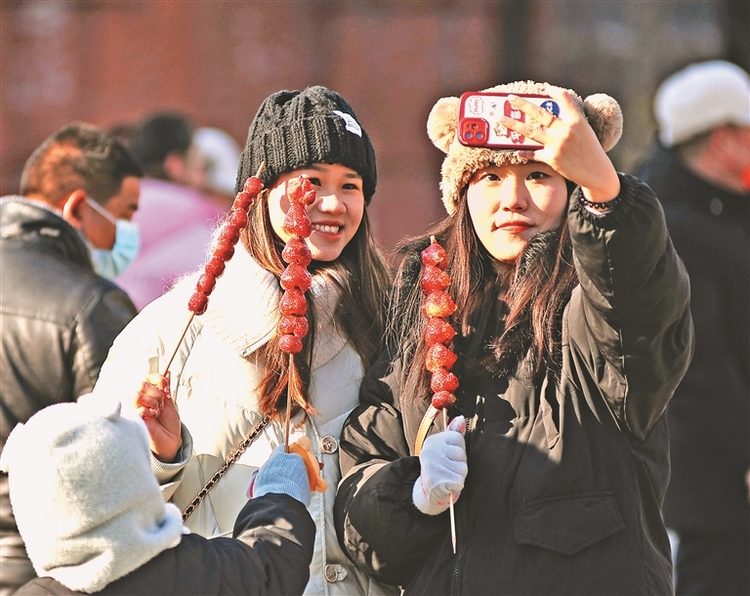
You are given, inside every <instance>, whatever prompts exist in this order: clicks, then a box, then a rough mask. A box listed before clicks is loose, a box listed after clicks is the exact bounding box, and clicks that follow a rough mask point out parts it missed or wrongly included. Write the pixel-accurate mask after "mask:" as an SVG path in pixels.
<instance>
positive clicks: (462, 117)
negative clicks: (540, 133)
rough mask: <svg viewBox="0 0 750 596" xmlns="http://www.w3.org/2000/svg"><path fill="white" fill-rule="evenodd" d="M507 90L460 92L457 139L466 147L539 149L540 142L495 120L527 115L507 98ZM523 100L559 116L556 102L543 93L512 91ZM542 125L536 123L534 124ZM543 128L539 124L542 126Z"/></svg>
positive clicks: (558, 105)
mask: <svg viewBox="0 0 750 596" xmlns="http://www.w3.org/2000/svg"><path fill="white" fill-rule="evenodd" d="M508 95H509V94H508V93H492V92H490V91H467V92H466V93H464V94H462V95H461V105H460V107H459V112H458V141H459V143H461V144H462V145H466V146H468V147H489V148H491V149H532V150H533V149H540V148H541V147H542V144H541V143H538V142H537V141H534V140H532V139H528V138H526V137H525V136H523V135H522V134H520V133H518V132H516V131H515V130H510V129H509V128H506V127H505V126H503V125H502V124H500V122H499V117H500V116H501V115H505V116H509V117H510V118H513V119H514V120H519V121H521V122H527V121H528V122H531V120H527V119H528V118H529V116H528V115H527V114H526V113H525V112H522V111H521V110H519V109H518V108H515V107H513V106H512V105H511V103H510V102H509V101H508ZM514 95H517V96H518V97H523V98H524V99H526V100H527V101H530V102H531V103H534V104H536V105H538V106H541V107H543V108H544V109H545V110H547V111H548V112H550V113H551V114H552V115H553V116H559V115H560V104H558V103H557V102H556V101H555V100H554V99H552V98H551V97H549V96H547V95H536V94H526V93H514ZM537 125H538V126H540V127H542V126H541V124H540V123H538V124H537ZM542 128H543V127H542Z"/></svg>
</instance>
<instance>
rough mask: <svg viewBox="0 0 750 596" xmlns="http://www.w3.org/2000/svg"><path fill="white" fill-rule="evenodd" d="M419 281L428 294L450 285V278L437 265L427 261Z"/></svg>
mask: <svg viewBox="0 0 750 596" xmlns="http://www.w3.org/2000/svg"><path fill="white" fill-rule="evenodd" d="M420 283H421V285H422V290H423V291H424V292H425V294H429V293H430V292H439V291H442V290H445V289H446V288H447V287H448V286H449V285H451V278H450V275H448V274H447V273H446V272H445V271H443V270H442V269H440V268H439V267H436V266H435V265H431V264H429V263H427V264H426V265H425V266H424V268H423V269H422V277H421V279H420Z"/></svg>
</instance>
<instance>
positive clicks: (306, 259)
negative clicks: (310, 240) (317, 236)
mask: <svg viewBox="0 0 750 596" xmlns="http://www.w3.org/2000/svg"><path fill="white" fill-rule="evenodd" d="M281 258H282V259H284V262H285V263H296V264H297V265H301V266H302V267H307V266H308V265H309V264H310V263H311V262H312V252H310V247H309V246H307V242H305V241H304V240H303V239H302V238H297V237H296V236H294V237H292V238H290V239H289V240H288V241H287V243H286V245H285V246H284V250H283V251H281Z"/></svg>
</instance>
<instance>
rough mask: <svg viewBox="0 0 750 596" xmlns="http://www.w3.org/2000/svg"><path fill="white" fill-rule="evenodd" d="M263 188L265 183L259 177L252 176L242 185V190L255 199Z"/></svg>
mask: <svg viewBox="0 0 750 596" xmlns="http://www.w3.org/2000/svg"><path fill="white" fill-rule="evenodd" d="M261 188H263V181H262V180H261V179H260V178H258V177H257V176H250V177H249V178H248V179H247V180H245V184H243V185H242V190H243V191H244V192H246V193H249V194H251V195H253V197H255V195H257V194H258V193H259V192H260V189H261Z"/></svg>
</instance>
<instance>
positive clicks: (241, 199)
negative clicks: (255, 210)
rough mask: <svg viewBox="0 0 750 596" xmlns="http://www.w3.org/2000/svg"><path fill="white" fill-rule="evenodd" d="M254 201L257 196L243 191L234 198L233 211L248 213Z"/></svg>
mask: <svg viewBox="0 0 750 596" xmlns="http://www.w3.org/2000/svg"><path fill="white" fill-rule="evenodd" d="M253 200H255V195H252V194H250V193H249V192H247V191H244V190H241V191H240V192H238V193H237V196H235V197H234V202H233V203H232V211H242V212H245V213H246V212H247V210H248V208H249V207H250V205H251V204H252V202H253Z"/></svg>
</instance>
